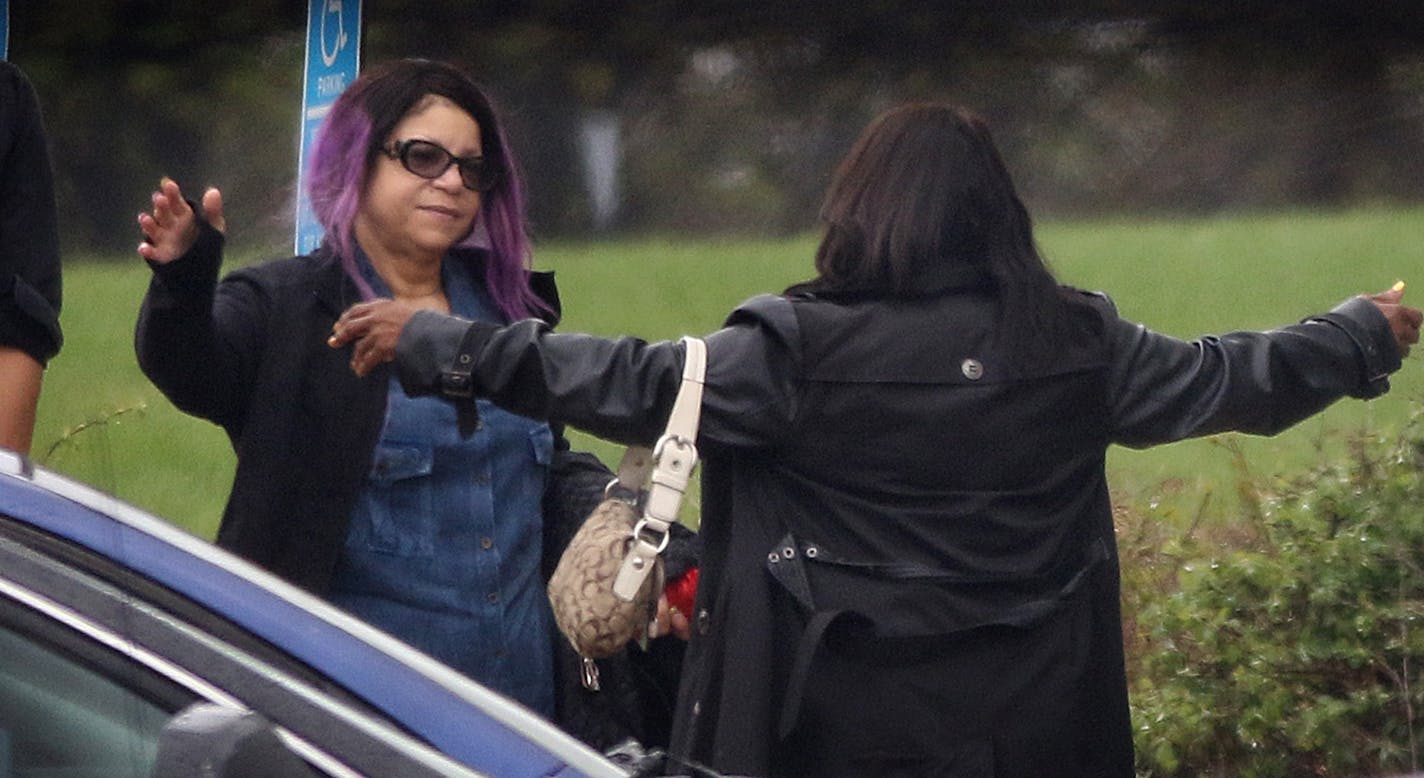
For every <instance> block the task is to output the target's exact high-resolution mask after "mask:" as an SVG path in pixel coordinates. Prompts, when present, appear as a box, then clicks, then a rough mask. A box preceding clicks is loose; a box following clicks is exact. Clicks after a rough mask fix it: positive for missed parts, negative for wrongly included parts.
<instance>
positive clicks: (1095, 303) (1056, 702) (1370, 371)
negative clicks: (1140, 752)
mask: <svg viewBox="0 0 1424 778" xmlns="http://www.w3.org/2000/svg"><path fill="white" fill-rule="evenodd" d="M1078 303H1079V304H1078V305H1077V309H1078V310H1077V312H1076V314H1075V321H1076V322H1077V323H1078V324H1079V325H1080V328H1081V335H1079V336H1076V337H1075V338H1073V339H1071V340H1070V341H1069V342H1067V343H1066V344H1065V345H1064V346H1063V347H1061V348H1058V349H1056V350H1054V351H1053V352H1052V353H1051V354H1047V355H1039V356H1034V357H1030V356H1028V355H1026V353H1025V352H1022V351H1019V350H1016V349H1015V347H1012V346H1009V345H1007V344H1005V343H1003V342H1002V341H1001V339H1000V338H999V337H998V333H997V332H996V328H995V325H994V322H995V321H996V316H995V311H996V310H997V307H996V304H995V302H994V300H993V298H992V295H991V294H989V293H987V292H985V291H984V290H983V289H982V288H980V287H978V286H975V285H968V286H965V287H963V288H951V289H949V290H947V291H945V292H943V293H937V294H933V295H928V296H925V297H920V298H916V299H884V298H876V297H874V296H861V297H853V298H847V299H834V298H825V297H816V296H809V295H807V296H791V297H785V296H762V297H758V298H754V299H752V300H750V301H748V302H747V303H745V304H743V305H742V306H741V307H739V308H738V309H737V310H736V311H734V312H733V313H732V314H731V316H730V317H729V319H728V321H727V324H726V326H725V327H724V328H723V329H721V330H719V331H717V332H715V333H712V334H711V335H709V336H708V337H707V338H706V340H707V343H708V374H707V382H706V390H705V394H704V405H703V418H702V425H701V430H700V434H699V441H698V442H699V448H700V449H701V452H702V456H703V468H704V469H703V491H702V495H703V509H702V526H701V534H702V537H703V540H704V543H705V550H704V554H703V557H702V579H701V584H700V587H699V592H698V601H697V613H696V615H695V617H694V636H693V640H692V643H691V645H690V646H689V649H688V653H687V658H686V665H685V668H684V681H683V684H682V687H681V692H680V695H679V702H678V708H677V716H676V719H675V723H674V733H673V749H674V752H675V753H678V754H679V755H681V756H683V757H686V758H690V759H693V760H696V761H699V762H702V763H704V764H709V765H710V766H712V767H714V768H716V769H718V770H721V771H723V772H728V773H738V774H749V775H778V774H793V773H794V774H803V772H802V771H804V770H806V769H808V768H806V767H805V765H806V764H811V765H812V766H813V768H814V769H810V771H809V772H804V774H814V775H834V774H838V771H839V770H844V769H845V768H844V766H843V765H838V764H833V763H820V764H818V763H817V761H816V760H817V759H818V754H817V753H816V752H815V751H814V749H812V748H808V747H804V744H805V743H810V742H814V738H811V739H809V740H808V739H807V738H808V737H810V735H808V733H806V732H805V731H804V729H803V728H798V724H800V723H801V722H802V721H803V719H802V715H801V714H802V713H803V711H802V704H803V696H804V695H803V692H804V691H805V689H807V688H811V687H813V686H814V684H815V683H816V682H817V672H816V667H817V661H818V660H817V659H816V657H817V651H818V650H819V647H820V646H821V645H822V642H823V639H824V638H827V637H828V636H830V635H832V634H836V633H838V632H839V633H849V634H852V635H855V636H858V637H857V639H864V640H867V641H871V642H872V643H873V642H874V641H882V640H885V641H906V640H909V641H942V640H945V639H947V638H954V639H955V640H958V641H960V642H957V643H952V644H951V645H952V646H953V647H952V648H947V647H945V645H944V644H942V643H935V644H934V645H936V646H938V647H937V648H936V649H935V650H936V651H940V652H941V653H940V654H936V656H941V657H942V661H936V662H931V663H928V664H926V665H924V666H923V667H922V668H921V669H920V670H919V671H918V672H919V673H921V674H922V675H923V676H925V677H928V678H932V679H934V682H935V683H937V684H940V685H941V686H942V687H943V688H946V689H960V688H964V689H968V688H979V686H976V684H981V685H982V684H985V679H984V678H976V677H973V676H974V675H975V674H983V673H989V674H995V675H994V677H992V678H991V679H990V680H991V681H992V682H991V683H987V685H986V686H984V688H985V689H986V691H985V692H984V693H983V694H982V695H960V696H961V697H970V698H971V699H958V698H956V700H955V702H954V704H955V705H957V706H960V708H959V709H958V710H959V712H958V713H957V714H953V715H957V716H959V718H958V719H957V720H960V721H962V722H963V723H962V725H960V726H957V727H954V728H949V727H946V725H945V724H944V723H943V722H942V721H926V720H919V719H910V718H907V719H906V720H903V721H895V722H894V727H895V730H894V731H896V732H900V733H911V732H915V731H916V729H917V728H918V729H923V730H926V737H925V740H926V741H930V742H932V741H935V740H939V741H944V740H946V739H947V740H950V741H955V740H963V741H964V748H966V749H971V750H972V749H975V748H981V747H982V751H983V753H984V754H1007V753H1018V754H1023V753H1028V752H1035V751H1036V752H1039V753H1042V754H1047V755H1049V756H1046V757H1044V759H1045V760H1050V761H1046V762H1045V763H1039V764H1034V765H1028V766H1023V767H1014V766H1012V765H1011V764H1009V762H1007V761H1005V762H1004V763H1002V764H998V765H996V767H995V769H996V770H998V772H995V773H994V774H995V775H1020V774H1022V775H1034V774H1060V775H1093V776H1131V775H1132V741H1131V730H1130V722H1129V720H1128V707H1127V690H1126V680H1125V674H1124V662H1123V655H1122V641H1121V618H1120V614H1119V612H1118V607H1119V606H1118V572H1117V560H1116V548H1115V544H1114V538H1113V528H1112V520H1111V507H1110V505H1109V499H1108V490H1107V484H1106V481H1105V478H1104V472H1103V462H1104V457H1105V452H1106V449H1107V448H1108V447H1109V445H1111V444H1113V443H1119V444H1125V445H1129V446H1148V445H1154V444H1158V443H1165V442H1169V441H1173V440H1179V439H1182V438H1187V437H1191V436H1197V435H1206V434H1210V433H1214V432H1220V431H1224V430H1241V431H1246V432H1251V433H1258V434H1272V433H1275V432H1277V431H1280V430H1282V429H1285V428H1286V427H1288V426H1290V425H1291V424H1293V423H1295V422H1297V421H1299V420H1301V419H1304V418H1306V417H1307V416H1309V415H1311V414H1313V413H1316V412H1318V411H1319V410H1321V409H1323V408H1324V407H1326V406H1327V405H1329V404H1331V403H1332V402H1334V401H1335V400H1337V399H1339V398H1340V397H1342V396H1346V395H1349V396H1355V397H1372V396H1375V395H1378V394H1381V393H1383V392H1384V391H1386V390H1387V389H1388V381H1387V376H1388V374H1389V373H1390V372H1392V371H1394V370H1396V369H1398V368H1399V366H1400V360H1399V357H1398V353H1397V351H1396V348H1395V343H1394V339H1393V337H1392V335H1391V334H1390V331H1389V327H1388V323H1387V322H1386V321H1385V319H1384V317H1383V315H1381V314H1380V313H1379V311H1378V310H1377V309H1376V308H1375V306H1374V305H1373V304H1372V303H1370V302H1369V301H1367V300H1363V299H1358V298H1356V299H1351V300H1348V301H1346V302H1345V303H1343V304H1341V305H1340V306H1339V307H1337V308H1336V309H1334V310H1333V311H1331V312H1329V313H1326V314H1323V315H1320V316H1313V317H1310V318H1308V319H1306V320H1305V321H1303V322H1301V323H1299V324H1295V325H1291V326H1287V327H1282V328H1280V329H1276V330H1272V331H1270V332H1238V333H1231V334H1228V335H1222V336H1219V337H1207V338H1202V339H1200V340H1197V341H1194V342H1186V341H1182V340H1179V339H1176V338H1172V337H1168V336H1165V335H1161V334H1158V333H1154V332H1151V331H1149V330H1147V329H1146V328H1144V327H1142V326H1140V325H1137V324H1134V323H1131V322H1128V321H1124V320H1122V319H1121V318H1119V317H1118V316H1117V313H1116V311H1115V309H1114V308H1113V306H1112V305H1111V303H1110V301H1109V300H1108V299H1107V298H1106V297H1104V296H1101V295H1088V294H1083V295H1082V296H1081V298H1080V299H1079V300H1078ZM459 352H463V353H467V354H470V355H471V356H472V357H473V369H472V372H471V375H470V379H471V380H472V381H473V385H474V387H475V390H476V392H477V393H478V394H479V395H482V396H487V397H489V398H491V399H493V400H494V401H495V402H497V403H500V404H502V405H506V406H507V407H509V408H510V409H512V410H515V411H517V412H520V413H523V414H526V415H532V416H536V417H548V416H551V415H552V416H557V417H558V418H561V419H564V420H565V421H567V422H568V423H569V424H571V425H574V426H576V427H580V428H583V429H586V430H589V431H591V432H593V433H595V434H598V435H601V436H604V437H608V438H610V439H614V440H619V441H623V442H636V443H647V442H649V441H651V440H652V439H654V438H655V437H656V435H657V434H658V433H659V432H660V431H661V428H662V425H663V423H664V421H665V419H666V417H667V414H668V412H669V409H670V406H671V402H672V399H673V397H674V395H675V393H676V388H677V384H678V379H679V376H680V370H681V363H682V347H681V345H680V344H678V343H675V342H665V343H652V344H649V343H645V342H643V341H641V340H638V339H635V338H621V339H615V340H606V339H599V338H591V337H588V336H581V335H572V334H553V333H551V332H550V331H549V329H548V327H546V326H545V325H543V324H541V323H539V322H535V321H525V322H519V323H516V324H513V325H511V326H509V327H506V328H495V327H492V326H485V325H479V324H475V325H470V324H468V323H466V322H462V321H460V320H458V319H452V318H449V317H442V316H439V315H438V314H433V313H421V314H417V315H416V317H415V318H413V319H412V320H411V321H410V323H409V324H408V325H407V328H406V330H405V332H404V333H403V335H402V338H401V341H400V344H399V347H398V352H397V356H398V359H397V363H398V369H399V371H400V372H399V374H400V376H401V378H402V380H403V381H404V382H405V385H406V387H407V391H411V392H420V391H425V392H431V391H438V387H439V386H440V385H441V379H442V374H445V373H448V372H449V371H450V370H451V366H452V365H454V364H456V361H455V356H456V354H457V353H459ZM1072 624H1080V625H1088V626H1086V627H1082V628H1075V629H1067V628H1064V629H1061V630H1060V629H1058V628H1059V627H1061V626H1063V625H1072ZM1040 627H1042V628H1044V629H1049V630H1050V631H1049V632H1044V631H1043V629H1039V628H1040ZM1004 629H1008V630H1011V631H1012V630H1023V631H1024V634H1036V635H1040V637H1039V638H1038V639H1036V641H1035V642H1025V643H1023V644H1022V645H1019V644H1015V643H1013V642H1012V640H1010V644H1009V645H1010V647H1011V651H1010V652H1009V653H1013V654H1015V655H1018V656H1020V658H1021V659H1022V664H1021V665H1020V664H1013V665H1010V666H1008V667H1007V668H996V669H991V668H987V667H979V666H977V665H975V664H973V663H966V662H964V661H961V658H959V655H958V654H956V652H963V651H969V650H971V648H972V646H973V644H974V638H973V637H972V636H974V635H980V634H987V633H986V632H985V630H989V631H993V630H999V632H996V633H995V634H1001V633H1002V630H1004ZM1035 630H1036V631H1035ZM1044 635H1052V637H1043V636H1044ZM843 636H844V635H842V637H843ZM964 636H971V637H969V638H965V637H964ZM895 645H898V646H903V643H895ZM869 653H873V652H869ZM1035 662H1038V663H1039V664H1041V665H1043V666H1050V665H1051V666H1053V667H1054V668H1055V673H1054V677H1055V678H1057V679H1058V680H1057V681H1056V682H1053V683H1047V682H1043V681H1042V679H1041V678H1040V679H1033V678H1028V677H1027V676H1026V675H1025V674H1026V673H1027V671H1024V673H1016V671H1015V670H1014V668H1016V667H1019V666H1023V667H1029V666H1038V665H1035ZM1016 674H1017V675H1025V677H1015V676H1016ZM858 682H860V681H858ZM880 682H881V680H880V675H879V674H877V673H867V674H866V676H865V677H864V680H863V682H862V683H863V684H864V685H865V689H864V690H869V689H872V688H873V687H874V685H875V684H877V683H880ZM864 690H862V691H864ZM840 691H841V694H839V695H837V696H838V697H839V698H842V699H856V698H858V697H859V695H858V694H857V690H840ZM807 699H809V698H807ZM822 699H824V696H823V697H822ZM1036 701H1037V702H1036ZM1039 703H1042V704H1039ZM1050 703H1051V704H1050ZM1051 710H1057V711H1059V714H1058V715H1054V714H1050V713H1048V711H1051ZM1064 710H1067V711H1069V715H1062V712H1063V711H1064ZM1036 711H1043V712H1042V713H1036ZM877 715H880V716H882V717H891V718H893V717H895V716H896V715H897V713H896V711H894V710H885V711H877ZM899 715H904V714H899ZM946 715H951V714H946ZM811 734H814V733H811ZM798 743H801V744H803V746H801V747H798V746H797V745H796V744H798ZM985 758H986V759H992V758H993V757H989V756H986V757H985ZM783 760H785V761H783ZM1065 760H1066V761H1065ZM976 764H978V765H980V766H981V767H982V764H983V762H976ZM793 765H794V769H793ZM975 769H979V768H975ZM1045 769H1047V770H1048V772H1046V773H1045V772H1044V770H1045ZM948 774H954V773H948ZM967 774H973V773H972V771H971V772H970V773H967Z"/></svg>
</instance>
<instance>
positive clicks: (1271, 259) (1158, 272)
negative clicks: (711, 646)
mask: <svg viewBox="0 0 1424 778" xmlns="http://www.w3.org/2000/svg"><path fill="white" fill-rule="evenodd" d="M1421 235H1424V209H1418V208H1415V209H1387V208H1379V209H1370V210H1358V211H1350V212H1344V213H1307V212H1292V213H1284V214H1271V215H1261V216H1235V217H1229V218H1221V219H1202V220H1159V221H1142V220H1132V221H1128V220H1122V221H1078V222H1071V223H1048V224H1043V225H1041V226H1040V229H1039V242H1040V245H1041V247H1042V249H1043V251H1044V254H1045V255H1046V256H1047V258H1048V259H1049V262H1050V264H1051V265H1052V266H1053V267H1054V269H1055V271H1056V272H1057V273H1058V274H1059V276H1060V277H1061V278H1062V279H1063V280H1064V281H1066V282H1068V283H1072V284H1075V285H1077V286H1082V287H1085V288H1089V289H1100V290H1104V291H1108V292H1110V293H1111V294H1112V295H1113V298H1114V300H1115V301H1116V302H1117V304H1118V307H1119V309H1120V310H1121V311H1122V313H1123V314H1124V315H1125V316H1127V317H1129V318H1132V319H1135V320H1137V321H1141V322H1143V323H1144V324H1146V325H1147V326H1149V327H1151V328H1153V329H1156V330H1159V331H1161V332H1166V333H1170V334H1173V335H1177V336H1181V337H1187V338H1192V337H1196V336H1199V335H1202V334H1206V333H1211V332H1221V331H1226V330H1232V329H1260V328H1264V327H1269V326H1273V325H1279V324H1286V323H1290V322H1293V321H1296V320H1298V319H1299V318H1301V317H1303V316H1305V315H1308V314H1311V313H1314V312H1318V311H1321V310H1324V309H1326V308H1329V307H1330V306H1332V305H1334V304H1335V303H1337V302H1339V301H1340V300H1342V299H1344V298H1345V297H1346V296H1348V295H1350V294H1353V293H1356V292H1363V291H1378V290H1381V289H1384V288H1386V287H1388V286H1389V285H1390V284H1391V283H1393V282H1394V280H1395V279H1396V278H1403V279H1405V280H1406V281H1409V282H1411V283H1412V284H1414V286H1415V287H1416V288H1417V291H1416V292H1415V298H1416V299H1415V303H1416V304H1418V302H1419V301H1420V298H1421V296H1424V260H1421V258H1420V249H1419V244H1420V240H1419V236H1421ZM814 249H815V239H814V238H813V237H799V238H791V239H756V240H752V239H726V240H709V239H699V240H684V239H675V240H674V239H671V238H667V239H660V238H640V239H628V240H618V241H600V242H588V243H583V242H579V243H572V242H558V243H551V244H542V245H540V246H539V247H538V254H537V257H536V261H535V263H536V265H537V266H538V267H540V268H543V269H553V270H555V271H556V272H557V274H558V278H559V284H560V289H561V294H562V296H563V303H564V310H565V319H564V324H563V326H562V328H561V329H563V330H565V331H584V332H591V333H595V334H600V335H620V334H632V335H638V336H641V337H645V338H649V339H662V338H674V337H678V336H680V335H683V334H703V333H706V332H709V331H711V330H713V329H715V328H716V327H717V326H718V325H719V324H720V323H721V321H722V318H723V317H724V316H725V315H726V313H727V312H728V311H729V310H731V308H732V307H733V306H735V305H736V304H737V303H738V302H740V301H741V300H743V299H746V298H747V297H750V296H752V295H754V294H757V293H760V292H774V291H779V290H781V289H782V288H784V287H785V286H787V285H789V284H791V283H793V282H795V281H799V280H802V279H804V278H806V277H808V276H809V275H810V273H811V257H812V254H813V252H814ZM99 259H100V258H94V257H80V256H70V257H67V258H66V267H65V305H64V312H63V316H62V322H63V324H64V329H65V338H66V342H65V347H64V351H63V352H62V353H61V354H60V355H59V357H57V358H56V359H55V360H54V362H53V363H52V364H51V367H50V370H49V372H48V374H47V376H46V379H45V387H44V395H43V397H42V400H41V403H40V418H39V425H38V428H37V430H36V435H35V445H34V454H35V455H36V458H38V459H40V460H42V461H43V463H44V464H46V465H48V466H50V467H52V468H54V469H56V470H59V471H61V472H64V473H67V474H70V475H72V476H74V477H76V478H79V479H81V480H84V481H87V482H89V483H92V484H94V485H95V486H97V487H99V488H102V489H105V490H107V491H110V492H112V493H114V494H116V495H118V496H119V497H122V498H124V499H126V500H128V501H130V502H133V503H135V504H138V505H140V506H142V507H145V508H148V509H150V510H152V511H154V512H155V513H158V514H159V515H161V516H165V517H168V518H170V519H172V520H173V521H175V522H177V523H179V524H181V525H183V526H185V527H188V528H189V529H191V530H193V531H195V532H197V533H199V534H202V535H207V536H211V534H212V532H213V531H214V530H215V528H216V525H217V520H218V517H219V515H220V513H221V510H222V505H223V502H224V499H225V496H226V494H227V491H228V487H229V485H230V483H231V477H232V454H231V452H230V450H229V448H228V445H227V441H226V438H225V436H224V435H223V434H222V432H221V431H220V430H219V429H217V428H216V427H214V426H213V425H211V424H208V423H207V422H203V421H199V420H196V419H192V418H189V417H186V416H184V415H183V414H181V413H179V412H178V411H177V410H175V409H174V408H173V407H172V406H171V405H170V404H169V403H168V402H167V401H166V400H164V399H163V397H162V396H161V395H159V393H158V392H157V391H156V390H155V389H153V387H152V386H151V385H150V384H149V383H148V381H147V380H146V379H145V378H144V377H143V375H142V374H141V373H140V372H139V370H138V366H137V364H136V363H135V360H134V356H133V326H134V320H135V316H136V313H137V310H138V305H139V301H140V299H141V298H142V295H143V290H144V288H145V285H146V284H147V281H148V270H147V268H146V267H145V266H144V265H143V264H142V263H141V262H140V261H139V260H138V259H137V258H136V257H125V258H122V261H98V260H99ZM105 259H113V258H105ZM193 369H195V370H201V369H203V366H202V365H194V366H193ZM1421 389H1424V375H1421V371H1420V369H1419V357H1418V355H1415V356H1414V357H1411V359H1410V360H1409V361H1408V362H1407V363H1406V365H1405V367H1404V369H1403V370H1402V371H1401V372H1400V373H1399V374H1398V375H1397V376H1396V377H1395V379H1394V391H1393V392H1392V393H1391V394H1390V395H1389V396H1387V397H1385V398H1382V399H1380V400H1377V401H1374V402H1371V403H1360V402H1356V401H1348V400H1347V401H1343V402H1341V403H1339V404H1337V405H1336V406H1334V407H1332V408H1331V409H1330V410H1328V411H1327V412H1326V413H1324V414H1322V415H1321V416H1319V417H1317V418H1315V419H1311V420H1309V421H1307V422H1305V423H1303V424H1301V425H1299V426H1298V427H1297V428H1295V429H1293V430H1290V431H1289V432H1287V433H1285V434H1283V435H1281V436H1278V437H1276V438H1271V439H1260V438H1250V437H1247V436H1236V435H1232V436H1222V437H1221V438H1218V439H1212V440H1202V441H1189V442H1185V443H1179V444H1175V445H1172V446H1167V447H1163V448H1159V449H1154V450H1151V451H1145V452H1135V451H1125V450H1116V451H1114V452H1113V454H1112V456H1111V458H1110V460H1109V467H1110V476H1111V480H1112V482H1113V484H1114V487H1115V489H1116V491H1117V492H1118V493H1119V495H1120V496H1121V497H1122V498H1123V499H1125V500H1131V501H1137V500H1142V501H1158V502H1161V501H1165V502H1166V504H1167V506H1168V508H1169V510H1167V511H1166V512H1165V513H1166V514H1168V515H1170V513H1171V512H1172V511H1171V510H1170V509H1171V508H1172V506H1180V508H1179V509H1180V510H1181V511H1190V512H1192V513H1195V512H1196V511H1197V510H1198V509H1199V508H1200V506H1202V505H1203V504H1205V505H1206V506H1207V512H1208V513H1209V514H1213V515H1220V516H1222V517H1224V518H1229V516H1230V513H1231V509H1232V506H1233V505H1234V503H1235V497H1234V494H1235V473H1236V470H1235V469H1234V467H1233V464H1232V463H1233V454H1232V451H1231V449H1230V446H1239V449H1240V451H1241V452H1243V454H1244V457H1245V460H1246V461H1247V462H1248V463H1249V466H1250V468H1251V470H1252V471H1253V472H1254V473H1256V474H1257V475H1260V476H1263V477H1269V476H1273V475H1282V476H1286V477H1289V476H1291V475H1293V474H1297V473H1302V472H1305V471H1306V470H1308V469H1309V468H1310V467H1311V465H1312V464H1313V463H1315V462H1318V461H1320V459H1321V457H1324V456H1335V455H1338V454H1339V452H1340V451H1341V450H1342V444H1341V441H1342V440H1343V439H1344V438H1345V437H1346V436H1347V435H1348V434H1349V433H1350V432H1351V431H1354V430H1359V429H1362V428H1365V429H1381V428H1384V429H1388V428H1392V427H1395V426H1397V425H1398V424H1399V423H1400V422H1401V421H1402V419H1403V418H1404V416H1405V414H1406V413H1407V412H1408V410H1409V407H1410V404H1411V402H1413V403H1418V402H1419V401H1420V400H1421V398H1424V392H1422V391H1421ZM576 443H577V444H578V445H580V446H582V447H586V448H590V449H592V450H594V451H596V452H597V453H599V454H600V455H602V456H604V458H605V460H607V461H610V462H616V458H617V455H618V448H617V447H615V446H612V445H609V444H606V443H603V442H602V441H597V440H591V439H588V438H586V437H582V436H576ZM1223 443H1226V444H1227V445H1223ZM694 502H695V501H694Z"/></svg>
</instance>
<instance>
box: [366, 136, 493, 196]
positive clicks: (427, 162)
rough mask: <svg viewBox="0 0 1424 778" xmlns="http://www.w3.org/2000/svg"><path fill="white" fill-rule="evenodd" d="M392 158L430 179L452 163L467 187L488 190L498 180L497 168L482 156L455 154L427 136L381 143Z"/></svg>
mask: <svg viewBox="0 0 1424 778" xmlns="http://www.w3.org/2000/svg"><path fill="white" fill-rule="evenodd" d="M381 152H382V153H384V154H385V155H386V156H388V157H390V158H391V159H399V160H400V163H401V165H402V166H404V167H405V169H406V170H409V171H410V172H412V173H414V174H416V175H417V176H420V177H421V178H428V179H431V180H434V179H437V178H439V177H441V176H443V175H445V171H447V170H449V169H450V166H451V165H458V166H459V168H460V181H461V182H463V183H464V185H465V188H466V189H470V190H473V191H476V192H488V191H489V190H491V189H493V188H494V185H495V182H496V181H498V180H499V169H498V168H496V167H495V166H494V165H492V164H491V163H490V162H488V161H486V160H485V158H484V157H457V156H455V155H454V154H451V153H450V152H449V151H446V150H445V147H444V146H441V145H440V144H438V143H432V142H430V141H428V140H414V139H411V140H397V141H391V142H390V143H389V144H387V145H385V146H382V147H381Z"/></svg>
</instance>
